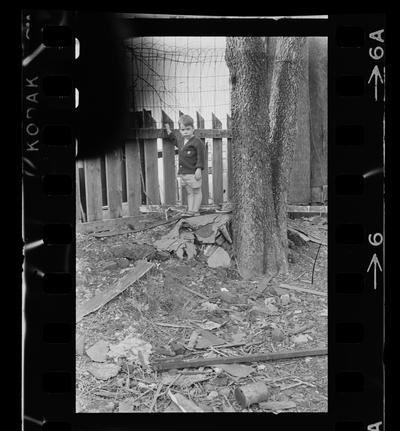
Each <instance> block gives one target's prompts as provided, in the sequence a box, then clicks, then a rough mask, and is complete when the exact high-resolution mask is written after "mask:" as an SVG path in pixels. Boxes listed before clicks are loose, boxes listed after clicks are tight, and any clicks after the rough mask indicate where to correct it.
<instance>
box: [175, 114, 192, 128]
mask: <svg viewBox="0 0 400 431" xmlns="http://www.w3.org/2000/svg"><path fill="white" fill-rule="evenodd" d="M178 124H182V126H192V127H194V120H193V118H192V117H191V116H190V115H181V116H180V117H179V120H178Z"/></svg>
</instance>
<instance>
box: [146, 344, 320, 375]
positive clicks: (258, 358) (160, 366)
mask: <svg viewBox="0 0 400 431" xmlns="http://www.w3.org/2000/svg"><path fill="white" fill-rule="evenodd" d="M327 354H328V349H312V350H297V351H292V352H276V353H270V352H268V353H256V354H253V355H242V356H226V357H223V358H206V359H195V360H186V361H185V360H181V359H175V360H167V361H158V362H156V363H154V368H155V369H156V370H158V371H161V370H172V369H175V368H176V369H178V368H197V367H210V366H212V365H218V364H236V363H243V362H264V361H277V360H281V359H293V358H304V357H308V356H324V355H327Z"/></svg>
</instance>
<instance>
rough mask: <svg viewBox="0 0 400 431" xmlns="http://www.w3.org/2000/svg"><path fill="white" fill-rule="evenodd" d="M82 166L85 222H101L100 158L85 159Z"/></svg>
mask: <svg viewBox="0 0 400 431" xmlns="http://www.w3.org/2000/svg"><path fill="white" fill-rule="evenodd" d="M84 166H85V189H86V212H87V221H95V220H102V219H103V205H102V199H101V174H100V158H99V157H96V158H93V159H87V160H85V162H84Z"/></svg>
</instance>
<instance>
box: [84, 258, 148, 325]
mask: <svg viewBox="0 0 400 431" xmlns="http://www.w3.org/2000/svg"><path fill="white" fill-rule="evenodd" d="M153 266H154V264H153V263H151V262H147V261H145V260H138V261H137V262H136V265H135V267H134V268H133V269H132V270H131V271H129V272H128V273H127V274H126V275H125V276H124V277H122V278H121V279H120V280H118V281H117V283H115V284H114V286H112V287H111V288H110V289H107V290H106V291H104V292H101V293H99V294H98V295H96V296H94V297H93V298H90V299H89V300H88V301H86V302H85V303H84V304H81V305H78V306H77V309H76V321H77V322H79V321H80V320H81V319H82V318H83V317H84V316H86V315H87V314H90V313H93V312H94V311H96V310H98V309H99V308H101V307H102V306H103V305H104V304H107V302H109V301H111V300H112V299H113V298H115V297H116V296H118V295H119V294H121V293H122V292H123V291H124V290H125V289H127V288H128V287H129V286H130V285H131V284H133V283H134V282H135V281H137V280H139V278H141V277H143V275H144V274H146V272H148V271H149V270H150V269H151V268H152V267H153Z"/></svg>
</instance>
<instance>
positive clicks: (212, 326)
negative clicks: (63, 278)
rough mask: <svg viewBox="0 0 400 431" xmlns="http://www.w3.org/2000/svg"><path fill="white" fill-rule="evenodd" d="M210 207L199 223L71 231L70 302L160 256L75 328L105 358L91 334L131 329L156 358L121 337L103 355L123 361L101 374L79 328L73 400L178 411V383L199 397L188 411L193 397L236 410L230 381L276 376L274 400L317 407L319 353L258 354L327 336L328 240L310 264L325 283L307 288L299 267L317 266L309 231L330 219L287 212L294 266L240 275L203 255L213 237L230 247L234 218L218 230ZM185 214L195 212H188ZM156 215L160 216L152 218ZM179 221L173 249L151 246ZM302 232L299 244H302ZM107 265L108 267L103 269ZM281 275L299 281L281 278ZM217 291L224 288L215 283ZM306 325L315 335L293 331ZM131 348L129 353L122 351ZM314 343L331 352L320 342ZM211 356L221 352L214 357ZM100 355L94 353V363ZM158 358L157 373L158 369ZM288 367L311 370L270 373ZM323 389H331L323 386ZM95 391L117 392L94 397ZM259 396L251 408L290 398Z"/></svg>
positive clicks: (87, 405) (104, 407)
mask: <svg viewBox="0 0 400 431" xmlns="http://www.w3.org/2000/svg"><path fill="white" fill-rule="evenodd" d="M163 210H164V208H163ZM218 215H219V216H220V215H221V214H218ZM161 216H162V217H164V216H165V214H164V213H163V214H161ZM215 216H216V214H213V215H212V217H211V219H210V218H208V223H206V224H204V225H200V224H197V225H196V220H195V219H196V218H197V217H192V218H189V219H184V220H183V219H182V220H181V223H180V221H178V223H177V222H176V221H174V222H173V224H172V223H171V225H168V224H166V225H164V226H161V227H160V228H158V229H153V230H143V231H141V232H138V233H137V234H134V235H132V234H131V233H133V231H129V233H127V234H126V235H120V236H118V235H114V234H113V233H112V234H111V235H110V236H109V237H104V238H101V240H100V238H99V239H96V238H94V237H93V235H86V234H85V235H82V234H80V233H77V304H84V303H85V302H86V301H88V300H90V298H91V297H95V296H96V295H98V293H99V292H103V291H107V290H110V288H111V289H112V288H113V286H114V285H115V281H116V280H117V279H118V278H120V279H121V280H122V278H123V276H125V274H127V273H131V272H132V267H129V265H132V263H133V262H134V261H135V260H136V258H137V257H142V258H143V257H145V258H146V259H147V260H151V261H155V262H154V267H156V268H157V270H156V271H151V272H150V273H148V276H146V277H143V278H142V279H141V280H140V281H139V282H138V283H135V285H134V286H132V287H130V288H129V289H128V292H125V294H123V297H120V300H118V299H117V300H116V301H111V302H109V305H107V307H103V308H102V309H101V311H100V312H97V313H93V314H92V315H91V316H89V318H87V319H82V320H83V322H82V321H80V323H78V325H77V328H76V329H77V335H80V334H82V335H84V336H85V337H86V348H87V350H88V351H89V352H90V353H91V360H92V361H94V364H95V363H96V362H97V361H96V359H99V360H101V361H103V360H104V359H105V357H104V356H106V358H107V355H104V351H102V349H101V348H100V349H98V350H97V347H98V346H96V345H94V346H93V344H94V342H95V341H97V340H99V339H103V340H106V341H107V342H109V343H113V345H114V346H117V345H118V344H120V343H121V340H122V341H124V339H126V338H128V335H129V336H130V337H132V336H134V337H139V338H140V339H141V341H142V342H144V343H145V342H147V343H149V344H150V346H152V349H151V352H152V353H153V359H152V362H151V365H152V367H151V368H149V356H147V358H146V352H144V351H143V352H142V350H141V349H140V348H137V350H136V355H133V353H132V352H130V351H129V350H128V349H127V350H126V352H125V353H123V352H124V349H123V348H121V351H120V352H118V353H117V352H116V355H115V356H112V355H111V356H110V358H114V360H115V362H114V361H110V360H109V362H112V364H110V365H114V364H115V365H119V366H121V369H122V372H121V371H120V374H119V375H118V374H117V375H116V376H115V377H113V378H109V379H107V380H101V379H100V380H97V379H96V378H94V377H93V375H92V373H89V372H88V371H87V367H88V360H89V358H88V357H87V356H86V355H85V356H83V357H80V356H79V353H82V354H83V352H84V351H85V349H84V344H85V343H84V339H83V337H82V338H81V337H79V339H77V341H76V353H77V357H76V361H77V396H78V398H79V401H80V404H79V406H80V407H77V409H78V411H80V412H85V413H86V412H88V411H92V412H106V411H107V412H108V411H115V412H119V411H120V412H134V411H140V412H144V411H149V409H150V411H153V412H154V411H164V412H169V411H177V412H182V409H181V408H179V407H178V406H177V405H176V404H175V403H174V402H172V401H171V399H170V397H168V391H169V389H170V388H171V391H172V392H174V393H175V391H177V392H178V394H177V395H176V397H177V398H179V395H182V396H184V398H185V399H187V400H188V401H189V403H190V401H192V402H194V404H195V407H193V405H191V406H190V407H189V408H188V411H190V409H191V408H192V409H194V411H198V410H197V409H200V410H201V411H204V412H208V411H210V412H222V411H224V412H234V411H235V410H236V411H241V407H239V406H238V404H236V402H235V394H234V390H235V387H233V386H232V384H233V383H234V382H235V381H236V382H237V381H239V382H240V383H242V384H244V385H245V384H247V383H251V382H253V383H255V382H257V381H262V382H263V383H265V384H267V385H269V384H270V383H271V385H272V387H273V390H272V391H273V393H272V396H271V397H270V399H271V401H273V402H279V403H282V402H283V403H285V402H288V401H294V402H295V403H300V404H298V406H297V408H291V407H287V409H289V410H288V411H298V412H303V411H310V412H312V411H324V409H325V408H326V397H325V396H323V395H322V394H321V395H319V394H318V392H317V391H316V389H315V385H314V386H312V384H317V385H318V389H319V388H320V387H321V388H324V386H326V383H327V379H326V378H322V380H321V377H322V376H323V375H324V374H323V373H324V372H325V371H326V362H327V361H326V358H324V357H319V356H315V357H314V356H304V357H303V360H297V361H296V360H295V359H294V360H293V359H292V358H287V359H290V360H285V361H284V362H281V363H279V362H276V363H271V362H269V363H268V362H265V361H270V360H274V358H271V357H269V358H267V359H265V358H264V357H263V355H265V353H267V354H268V355H271V354H272V352H274V353H278V354H279V352H280V351H281V350H283V349H284V350H286V351H290V350H292V351H293V350H301V349H304V350H303V351H305V349H306V348H307V349H310V350H311V351H312V349H318V348H319V347H320V346H323V345H324V342H325V341H326V339H324V331H326V322H325V320H326V315H327V303H326V300H327V295H326V293H323V292H326V280H325V279H324V276H325V273H326V256H327V250H326V248H325V247H321V248H320V252H321V254H320V257H321V259H320V260H319V261H318V264H317V265H316V266H315V274H314V282H315V285H316V286H317V287H314V286H309V287H313V288H314V289H317V290H319V291H320V292H318V293H317V294H315V295H313V294H312V293H313V291H312V290H311V289H307V287H308V285H307V284H306V283H308V281H307V280H305V279H304V278H307V275H306V276H304V274H309V277H310V280H311V278H312V277H311V274H312V269H311V267H312V265H313V263H314V262H315V256H316V251H317V248H318V246H317V245H316V244H314V241H312V240H311V239H310V238H311V237H313V236H315V237H319V236H321V237H324V238H325V239H326V233H327V232H326V226H325V231H324V232H321V233H319V231H318V229H319V226H318V227H317V226H315V225H314V226H313V224H312V223H314V221H313V222H311V221H310V220H309V219H306V220H304V221H300V220H299V219H296V220H295V221H294V224H295V225H296V228H299V230H301V231H302V232H300V234H298V233H297V231H295V230H293V231H292V232H291V233H290V229H288V230H289V232H288V235H289V237H290V238H293V241H289V243H290V242H291V244H292V249H293V250H292V251H293V253H295V257H296V262H295V264H294V265H292V264H290V266H289V274H288V275H286V276H285V275H283V274H275V275H273V276H272V277H270V274H268V275H265V276H261V277H256V278H254V279H253V280H242V279H241V278H240V274H239V273H238V272H237V269H236V267H234V266H233V265H230V267H216V268H210V267H209V266H208V265H207V260H208V259H209V258H210V256H211V255H212V254H213V253H215V252H216V251H217V250H218V249H219V248H221V249H222V250H224V251H225V252H226V253H227V255H228V256H229V258H230V259H234V258H233V254H232V252H233V248H232V245H231V242H230V240H232V237H231V235H232V234H231V230H230V220H229V221H228V222H227V223H225V224H224V225H221V226H220V228H219V229H218V230H217V231H215V229H214V227H213V224H214V220H215V218H214V217H215ZM191 220H194V223H193V224H192V223H191ZM153 221H155V219H153V220H151V223H152V222H153ZM171 222H172V221H171ZM203 222H204V220H203ZM179 223H180V227H179V229H178V233H179V235H178V237H177V238H178V239H179V240H180V241H182V243H181V245H180V246H179V244H178V246H177V247H176V250H172V251H171V250H160V249H157V248H155V247H153V246H154V242H155V241H157V240H160V238H163V235H164V234H165V233H166V232H169V231H171V229H172V230H173V229H174V228H175V226H176V225H177V224H179ZM134 224H135V226H133V227H132V229H135V227H136V228H140V227H141V226H143V225H145V224H146V221H144V223H143V222H142V221H138V222H136V221H135V223H134ZM147 227H148V220H147ZM289 227H290V228H291V227H292V225H291V226H289ZM303 227H304V229H302V228H303ZM293 229H294V228H293ZM120 230H121V229H120ZM138 230H140V229H138ZM303 231H304V232H303ZM314 231H315V232H314ZM110 233H111V232H110ZM308 234H310V235H308ZM290 238H289V239H290ZM201 239H203V240H204V242H203V241H202V240H201ZM207 241H210V242H207ZM300 244H303V245H302V246H301V248H300ZM152 245H153V246H152ZM176 245H177V244H176ZM151 248H152V252H151V253H150V254H147V253H146V252H145V250H146V249H147V250H149V251H150V250H151ZM111 250H113V252H114V253H115V254H114V253H111ZM141 250H142V251H141ZM127 251H128V252H127ZM135 251H137V254H135ZM141 253H142V254H141ZM125 255H126V256H125ZM178 257H180V258H181V259H182V260H179V259H178ZM169 259H170V260H169ZM168 260H169V261H168ZM108 265H110V268H114V269H113V270H104V268H105V267H107V266H108ZM127 265H128V266H127ZM169 274H172V276H171V277H170V275H169ZM272 279H273V281H271V280H272ZM285 283H287V285H288V286H292V287H295V288H294V289H290V288H287V287H286V288H285V287H284V286H283V287H281V286H280V284H283V285H284V284H285ZM297 286H298V287H299V289H297ZM303 288H304V290H302V289H303ZM297 290H298V292H297ZM187 292H188V293H187ZM222 292H225V293H223V294H222V295H221V293H222ZM305 293H309V295H306V294H305ZM265 297H267V300H266V301H264V300H265ZM122 298H123V300H122ZM223 307H225V308H223ZM296 309H298V310H296ZM79 311H80V310H79V305H78V312H79ZM297 313H298V314H297ZM251 316H254V317H255V320H253V319H252V317H251ZM306 322H307V323H306ZM202 330H204V331H208V332H209V333H211V334H213V335H214V334H215V335H214V336H216V337H217V338H218V340H219V341H218V343H221V344H213V342H211V343H210V340H209V339H208V337H207V336H206V337H204V333H203V332H202ZM307 330H311V331H310V332H308V334H310V335H311V336H312V338H311V336H309V335H306V338H307V342H306V343H303V342H301V343H298V344H296V343H294V341H293V339H295V340H297V338H296V335H299V334H300V333H303V334H304V332H305V331H307ZM206 334H207V332H206ZM301 339H302V337H300V340H301ZM88 340H91V342H89V343H88ZM211 341H215V340H211ZM103 342H104V341H103ZM202 342H204V344H203V345H202V344H201V343H202ZM96 344H97V343H96ZM91 345H92V346H91ZM90 346H91V347H90ZM95 346H96V347H95ZM89 347H90V348H89ZM120 347H121V346H120ZM321 350H323V349H321ZM264 352H265V353H264ZM284 353H286V352H284ZM293 353H295V352H293ZM119 354H121V356H119ZM97 355H98V356H97ZM130 355H131V360H130V361H128V360H126V356H128V357H129V356H130ZM177 355H179V356H177ZM321 355H326V352H325V353H324V352H322V353H321ZM260 356H261V357H260ZM150 358H151V356H150ZM238 358H239V359H238ZM232 359H233V361H232ZM278 359H279V358H278ZM283 359H286V358H283ZM199 361H201V362H200V363H199ZM210 361H212V362H213V361H214V362H215V361H216V362H217V363H216V364H215V363H214V364H213V363H211V365H210ZM133 362H134V363H133ZM171 363H173V366H172V367H167V370H170V369H171V370H173V369H174V368H175V369H176V370H177V371H175V372H174V371H170V372H163V370H164V369H163V368H162V366H163V365H168V364H169V365H170V366H171ZM194 363H195V364H194ZM106 364H107V363H106V362H100V363H97V364H96V365H106ZM138 365H139V366H138ZM153 365H154V366H153ZM160 366H161V372H162V373H160V372H159V370H160V368H159V367H160ZM294 372H295V373H296V375H297V376H298V377H300V378H301V379H304V380H306V382H304V381H303V382H300V381H296V382H292V381H286V382H284V383H289V384H288V385H286V386H285V385H284V384H283V383H282V384H280V383H276V380H282V379H284V378H286V379H290V380H294V378H293V373H294ZM279 377H280V379H279ZM239 379H241V380H239ZM308 382H310V383H308ZM308 386H310V387H308ZM322 390H324V393H326V392H325V389H322ZM315 394H318V395H315ZM301 395H303V396H302V397H301V398H300V396H301ZM99 398H100V401H102V400H101V398H103V399H104V398H105V401H107V402H108V401H109V400H111V401H113V403H110V404H108V403H107V402H100V403H98V402H97V400H98V399H99ZM207 399H208V400H210V401H207ZM305 400H307V402H305ZM264 403H265V402H261V403H253V404H252V406H254V407H251V406H250V408H249V411H265V412H266V411H272V412H274V413H277V412H278V413H279V411H281V410H284V408H285V405H281V406H279V405H278V406H273V407H275V409H274V408H270V407H271V405H270V406H268V402H267V403H266V404H267V405H266V406H264V407H262V404H264ZM279 407H282V408H281V409H279Z"/></svg>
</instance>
